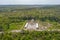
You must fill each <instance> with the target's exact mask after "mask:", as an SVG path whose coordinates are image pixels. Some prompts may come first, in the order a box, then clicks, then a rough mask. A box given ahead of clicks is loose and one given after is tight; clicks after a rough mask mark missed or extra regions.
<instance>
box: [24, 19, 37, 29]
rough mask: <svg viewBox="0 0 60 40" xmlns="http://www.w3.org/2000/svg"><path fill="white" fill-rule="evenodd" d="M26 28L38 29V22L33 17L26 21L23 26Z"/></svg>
mask: <svg viewBox="0 0 60 40" xmlns="http://www.w3.org/2000/svg"><path fill="white" fill-rule="evenodd" d="M24 28H25V29H26V30H36V29H38V23H36V22H35V21H34V19H32V20H30V21H28V22H27V23H26V24H25V27H24Z"/></svg>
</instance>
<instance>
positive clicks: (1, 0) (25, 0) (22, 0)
mask: <svg viewBox="0 0 60 40" xmlns="http://www.w3.org/2000/svg"><path fill="white" fill-rule="evenodd" d="M0 4H60V0H0Z"/></svg>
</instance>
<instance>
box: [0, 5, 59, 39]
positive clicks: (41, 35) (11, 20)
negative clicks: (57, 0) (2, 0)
mask: <svg viewBox="0 0 60 40" xmlns="http://www.w3.org/2000/svg"><path fill="white" fill-rule="evenodd" d="M31 19H34V20H35V21H37V22H39V24H41V25H42V26H43V25H46V23H50V24H52V25H51V27H50V28H48V29H50V30H51V29H60V5H55V6H42V7H40V6H38V7H34V6H27V7H26V6H23V7H22V6H5V7H1V6H0V32H6V33H2V34H0V40H60V32H59V31H54V32H52V31H42V32H40V31H38V32H37V31H33V32H29V31H26V32H25V31H23V33H7V32H8V31H11V30H22V29H23V28H24V26H25V23H26V22H27V20H31ZM46 26H47V25H46ZM48 29H47V30H48Z"/></svg>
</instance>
